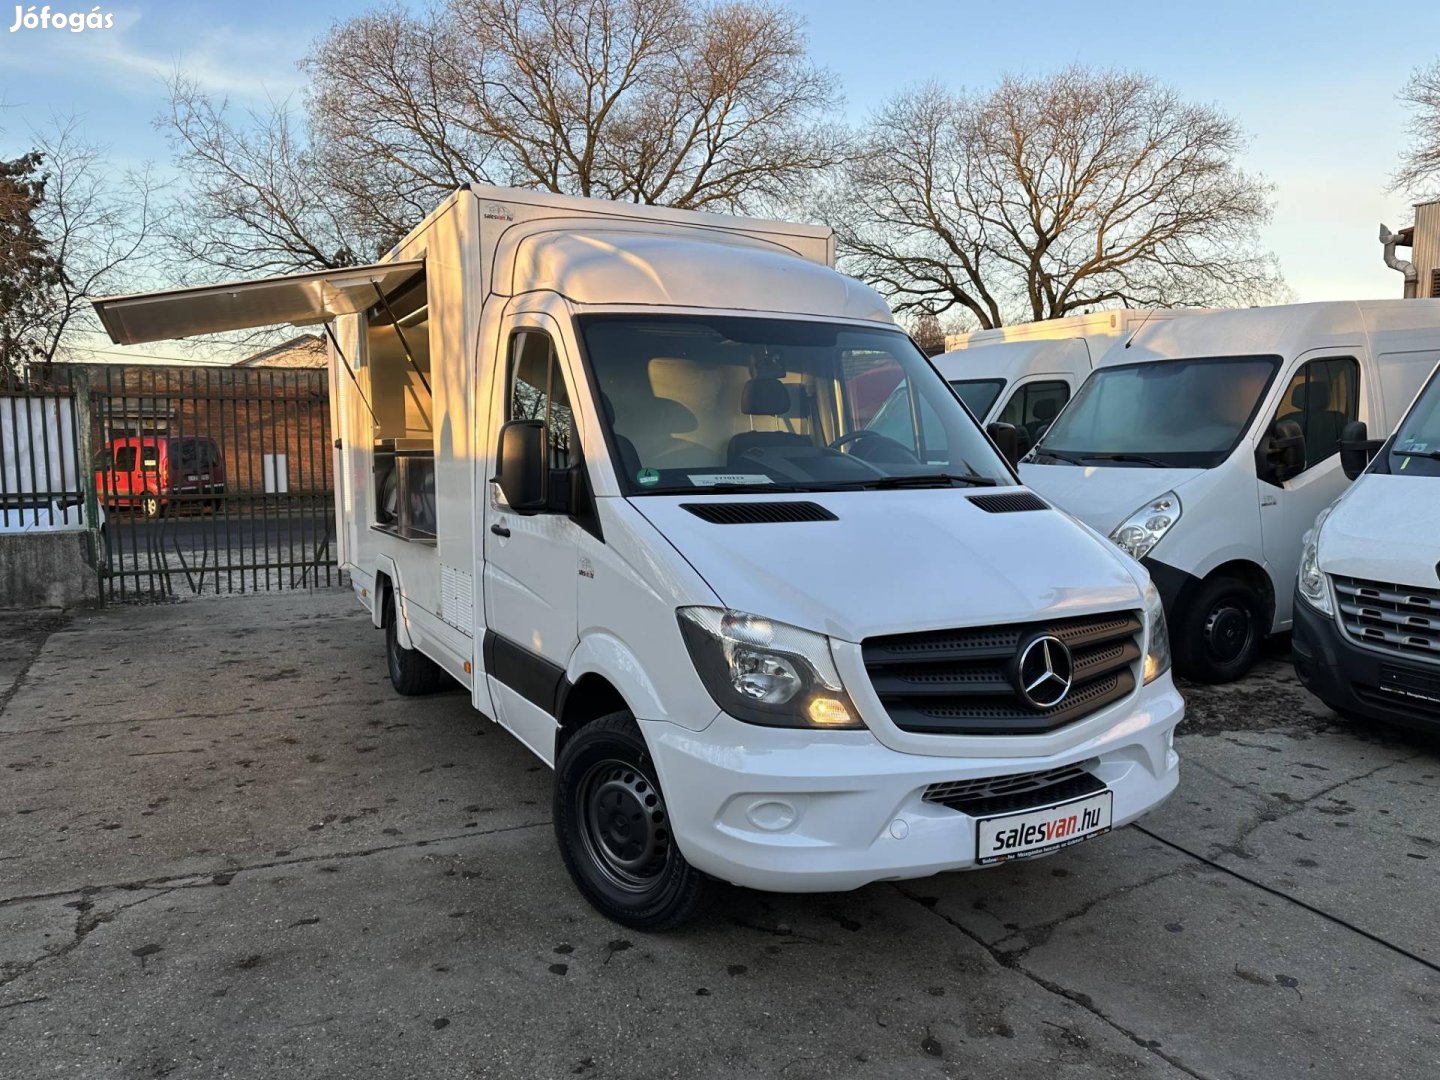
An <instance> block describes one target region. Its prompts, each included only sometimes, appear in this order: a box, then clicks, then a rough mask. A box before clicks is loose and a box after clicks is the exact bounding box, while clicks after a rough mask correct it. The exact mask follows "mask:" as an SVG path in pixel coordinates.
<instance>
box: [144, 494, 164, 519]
mask: <svg viewBox="0 0 1440 1080" xmlns="http://www.w3.org/2000/svg"><path fill="white" fill-rule="evenodd" d="M140 512H141V513H142V514H144V515H145V516H146V517H147V518H149V519H150V520H151V521H154V520H155V519H156V518H158V517H159V516H160V496H158V495H146V496H145V497H144V498H143V499H141V500H140Z"/></svg>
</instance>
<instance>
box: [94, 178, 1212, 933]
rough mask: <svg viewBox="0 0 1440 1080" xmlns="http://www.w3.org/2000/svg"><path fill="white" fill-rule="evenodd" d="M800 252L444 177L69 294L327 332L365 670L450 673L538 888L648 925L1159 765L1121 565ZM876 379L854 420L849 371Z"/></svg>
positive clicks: (1034, 832)
mask: <svg viewBox="0 0 1440 1080" xmlns="http://www.w3.org/2000/svg"><path fill="white" fill-rule="evenodd" d="M833 255H834V249H833V241H832V239H831V234H830V232H829V230H827V229H822V228H815V227H809V226H799V225H787V224H780V223H772V222H760V221H748V220H741V219H734V218H723V217H717V216H712V215H707V214H698V213H691V212H683V211H675V210H668V209H660V208H654V207H643V206H632V205H628V204H623V203H606V202H597V201H590V200H583V199H574V198H567V197H562V196H553V195H548V194H542V193H534V192H519V191H507V190H501V189H494V188H467V189H462V190H461V191H459V192H457V193H456V194H455V195H453V196H452V197H451V198H449V199H447V200H446V201H445V203H444V204H443V205H442V206H440V208H439V209H437V210H436V211H435V212H434V213H433V214H431V215H430V216H429V217H428V218H427V219H426V220H425V221H424V222H423V223H422V224H421V225H419V226H418V227H417V228H416V229H415V230H414V231H413V232H412V233H411V234H410V235H409V236H408V237H407V238H406V239H405V240H404V241H402V242H401V243H400V244H399V246H398V247H396V248H395V250H394V251H393V252H391V254H390V255H389V257H388V258H387V259H386V260H385V261H383V262H381V263H378V264H375V265H373V266H366V267H357V268H353V269H350V270H345V271H334V272H323V273H311V274H299V275H294V276H291V277H287V278H279V279H271V280H268V281H258V282H250V283H236V284H230V285H223V286H216V287H210V288H201V289H185V290H178V291H175V292H169V293H158V294H150V295H145V296H134V297H119V298H113V299H109V300H104V301H101V302H99V303H98V304H97V307H98V310H99V312H100V314H101V317H102V319H103V320H104V322H105V325H106V326H107V328H108V329H109V331H110V333H111V335H112V337H114V339H115V340H116V341H119V342H124V343H130V342H141V341H147V340H151V339H153V338H159V337H171V336H177V335H187V334H193V333H200V332H204V331H213V330H220V329H232V328H236V327H239V326H246V325H260V324H265V323H282V322H288V323H296V324H323V325H325V326H326V327H327V328H329V329H330V331H331V332H332V333H333V342H332V349H333V363H332V402H333V413H334V434H335V437H336V445H337V449H336V455H337V474H338V477H339V483H338V491H337V495H336V498H337V510H338V522H339V531H340V537H339V541H340V551H341V555H340V558H341V560H342V563H343V565H344V568H345V569H346V570H347V571H348V572H349V573H350V575H351V577H352V580H353V582H354V587H355V591H356V593H357V595H358V596H359V598H360V600H361V602H362V603H363V604H364V605H366V607H368V609H369V611H370V613H371V617H372V618H373V620H374V623H375V625H376V626H377V627H383V629H384V633H385V642H386V649H385V652H386V657H387V660H388V664H389V672H390V677H391V679H392V680H393V682H394V685H395V687H396V689H397V690H399V691H400V692H401V693H407V694H408V693H418V692H425V691H429V690H433V689H436V688H437V687H439V686H441V685H442V684H447V683H448V682H449V680H454V681H455V682H458V683H459V684H460V685H462V686H463V687H465V689H466V691H467V692H468V693H469V694H470V696H471V699H472V701H473V702H474V705H475V707H476V708H477V709H478V710H480V711H481V712H482V713H484V714H485V715H486V716H488V717H491V718H493V719H494V720H495V721H496V722H498V723H499V724H501V725H502V726H504V727H505V728H507V729H508V730H509V731H511V732H512V733H513V734H514V735H515V736H516V737H517V738H518V739H520V740H521V741H522V742H523V743H524V744H525V745H526V746H528V747H529V748H530V749H531V750H532V751H533V752H534V753H535V754H536V755H537V756H538V757H539V758H540V759H541V760H543V761H544V762H546V763H547V764H549V765H551V766H553V767H554V769H555V785H554V825H555V835H556V839H557V841H558V845H559V847H560V850H561V853H562V855H563V857H564V860H565V862H566V865H567V867H568V869H569V871H570V873H571V876H572V878H573V879H574V881H575V883H576V885H577V886H578V888H579V889H580V891H581V892H582V893H583V894H584V895H585V896H586V898H587V899H589V901H590V902H591V903H592V904H594V905H595V906H596V907H597V908H598V909H599V910H601V911H602V912H604V913H605V914H607V915H609V916H610V917H612V918H614V919H616V920H617V921H620V922H622V923H625V924H627V925H630V926H635V927H649V928H659V927H664V926H670V925H675V924H677V923H678V922H680V921H682V920H683V919H685V918H687V917H688V916H689V915H690V914H691V913H693V912H694V911H695V910H696V908H697V906H698V905H699V903H700V902H701V899H702V898H703V896H704V894H705V892H706V891H707V888H708V884H709V882H710V879H711V877H712V876H713V877H717V878H722V879H725V880H728V881H731V882H735V883H738V884H741V885H744V886H750V887H755V888H760V889H771V890H781V891H808V890H836V889H853V888H856V887H859V886H861V885H864V884H866V883H867V882H872V881H878V880H892V879H899V878H908V877H916V876H921V875H927V874H933V873H936V872H939V871H944V870H956V869H965V868H969V867H974V866H977V865H984V864H989V863H995V862H1000V861H1005V860H1009V859H1013V858H1017V857H1024V856H1028V855H1034V854H1040V853H1044V852H1048V851H1054V850H1057V849H1059V848H1061V847H1064V846H1066V845H1069V844H1072V843H1075V842H1077V841H1079V840H1083V839H1085V838H1087V837H1092V836H1097V835H1100V834H1102V833H1104V832H1107V831H1109V830H1110V829H1112V828H1115V827H1118V826H1120V825H1123V824H1124V823H1126V822H1128V821H1131V820H1133V819H1134V818H1136V817H1138V816H1139V815H1140V814H1142V813H1144V812H1145V811H1147V810H1149V809H1150V808H1152V807H1154V806H1155V805H1156V804H1157V803H1159V802H1160V801H1161V800H1163V799H1164V798H1166V797H1167V796H1168V795H1169V794H1170V792H1171V791H1173V790H1174V788H1175V785H1176V782H1177V778H1178V759H1177V756H1176V753H1175V750H1174V747H1173V733H1174V729H1175V725H1176V723H1177V722H1179V720H1180V719H1181V715H1182V712H1183V705H1182V702H1181V699H1180V697H1179V695H1178V694H1177V693H1176V691H1175V688H1174V685H1173V683H1172V681H1171V678H1170V675H1169V673H1168V669H1169V653H1168V646H1167V639H1166V634H1165V623H1164V618H1163V615H1162V612H1161V606H1160V601H1159V597H1158V595H1157V594H1156V593H1155V591H1154V590H1153V589H1152V588H1151V586H1150V583H1149V581H1148V580H1147V578H1146V576H1145V573H1144V571H1143V569H1141V567H1140V566H1139V565H1138V564H1136V563H1135V562H1133V561H1132V560H1130V559H1128V558H1126V557H1124V556H1123V555H1122V554H1121V553H1120V552H1119V551H1117V550H1116V549H1115V548H1114V547H1113V546H1111V545H1109V544H1107V543H1105V542H1103V541H1102V540H1100V539H1098V538H1096V537H1094V536H1093V535H1091V534H1090V533H1089V532H1088V531H1087V530H1085V529H1083V528H1081V527H1080V526H1078V525H1077V524H1076V523H1075V522H1074V521H1073V520H1071V519H1070V518H1069V517H1068V516H1067V515H1065V514H1061V513H1056V512H1055V511H1054V510H1053V509H1051V508H1050V507H1048V506H1047V505H1046V504H1045V503H1044V502H1043V501H1042V500H1040V499H1038V498H1036V497H1035V496H1034V495H1033V494H1032V493H1030V492H1027V491H1025V490H1024V489H1023V488H1022V487H1021V486H1020V484H1019V482H1018V480H1017V479H1016V477H1015V474H1014V472H1013V471H1012V469H1011V467H1010V465H1009V464H1008V463H1007V462H1006V460H1005V459H1004V457H1003V456H1002V454H1001V453H1000V452H999V451H998V450H997V448H996V446H995V445H993V444H992V442H991V441H990V440H988V439H987V438H986V436H985V433H984V432H983V431H982V430H981V429H980V428H979V427H978V426H977V425H976V423H975V422H974V421H973V420H972V419H971V417H970V416H969V414H968V413H967V412H966V411H965V410H964V409H963V408H962V407H961V406H960V403H959V401H958V400H957V399H956V397H955V396H954V394H953V393H952V391H951V390H950V388H949V387H948V386H947V385H946V384H945V382H944V381H943V380H942V379H941V378H940V376H939V375H938V374H937V373H936V372H935V369H934V368H933V367H932V366H931V365H930V364H929V363H928V361H927V360H926V358H925V357H924V356H923V354H921V353H920V351H919V350H918V349H917V348H916V347H915V345H914V344H913V343H912V342H911V341H910V339H909V338H908V337H906V336H905V334H903V333H902V332H900V331H899V330H898V329H897V328H896V327H895V325H894V323H893V321H892V319H891V317H890V314H889V311H888V310H887V309H886V306H885V304H884V302H883V301H882V300H881V298H880V297H879V296H878V295H877V294H876V293H874V292H873V291H872V290H870V289H869V288H867V287H865V286H863V285H861V284H859V283H858V282H856V281H853V280H850V279H848V278H845V277H843V276H841V275H840V274H838V273H836V272H835V271H834V270H833V269H832V268H831V263H832V261H833ZM875 372H880V373H882V374H883V375H884V376H885V378H884V379H880V378H874V377H872V375H873V373H875ZM892 378H893V380H894V382H893V385H899V384H902V383H903V385H904V387H905V391H904V393H905V395H906V400H907V402H908V404H909V416H910V421H909V423H908V425H906V426H905V427H904V428H903V430H896V431H891V432H889V433H881V432H877V431H874V430H872V429H870V428H868V427H866V426H865V425H864V424H863V423H862V422H860V420H859V419H858V418H859V416H860V415H861V414H862V412H865V411H869V412H873V408H869V409H868V410H867V409H862V408H861V406H860V403H859V400H858V399H859V398H860V397H862V396H863V395H862V394H861V393H860V392H859V389H858V388H859V387H861V386H868V387H871V388H872V389H873V387H874V386H877V385H882V384H883V383H884V382H886V381H888V380H890V379H892ZM887 392H888V391H887Z"/></svg>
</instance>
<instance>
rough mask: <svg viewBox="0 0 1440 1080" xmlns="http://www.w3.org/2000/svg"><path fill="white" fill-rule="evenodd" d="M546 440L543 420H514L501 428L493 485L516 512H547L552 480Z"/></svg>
mask: <svg viewBox="0 0 1440 1080" xmlns="http://www.w3.org/2000/svg"><path fill="white" fill-rule="evenodd" d="M545 441H546V440H545V423H544V421H542V420H512V421H510V422H509V423H508V424H506V425H505V426H504V427H502V428H501V429H500V453H499V455H498V456H497V458H496V461H495V477H494V482H495V483H497V484H499V485H500V490H501V492H503V493H504V495H505V501H506V502H507V503H509V504H510V509H511V510H514V511H515V512H516V513H520V514H526V513H530V514H533V513H535V512H537V511H540V510H544V509H545V504H546V496H547V495H548V494H549V492H548V490H547V489H548V488H549V480H550V472H549V469H548V468H547V465H548V462H547V460H546V456H545V449H546V448H545Z"/></svg>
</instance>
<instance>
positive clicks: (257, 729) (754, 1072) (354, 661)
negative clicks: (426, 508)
mask: <svg viewBox="0 0 1440 1080" xmlns="http://www.w3.org/2000/svg"><path fill="white" fill-rule="evenodd" d="M381 660H382V655H381V640H380V637H379V635H378V634H377V633H376V632H375V631H374V630H372V629H371V628H370V626H369V623H368V620H367V619H366V617H365V616H364V615H363V613H362V612H361V611H360V610H359V609H358V608H357V607H356V606H355V604H354V601H353V599H352V598H351V597H350V595H349V594H348V592H338V591H337V592H329V593H322V594H309V595H304V594H285V595H272V596H266V597H258V598H235V599H221V600H205V599H201V600H193V601H187V602H184V603H179V604H174V605H166V606H151V607H132V608H112V609H107V610H105V611H102V612H96V613H84V614H78V615H75V616H73V617H70V618H60V617H56V616H34V617H27V616H18V617H17V616H7V622H6V626H5V629H4V631H3V632H0V766H3V768H0V1077H47V1076H74V1077H87V1078H88V1077H160V1076H168V1075H174V1076H177V1077H214V1076H221V1075H225V1076H241V1077H267V1078H269V1077H347V1078H348V1077H360V1076H403V1077H426V1078H427V1080H428V1078H447V1077H568V1076H579V1077H590V1078H597V1077H614V1078H617V1080H632V1078H645V1077H672V1076H678V1077H685V1078H687V1080H695V1078H702V1077H783V1078H801V1077H876V1078H881V1077H883V1078H890V1077H900V1076H904V1077H926V1076H934V1077H946V1076H948V1077H975V1078H979V1077H1006V1078H1017V1080H1023V1078H1037V1080H1039V1078H1045V1080H1051V1078H1067V1077H1111V1076H1121V1077H1157V1078H1158V1077H1164V1078H1180V1077H1205V1078H1215V1080H1220V1078H1242V1077H1243V1078H1249V1077H1254V1078H1266V1080H1270V1078H1293V1077H1306V1078H1315V1080H1326V1078H1337V1080H1338V1078H1344V1080H1351V1078H1355V1077H1372V1076H1373V1077H1381V1076H1383V1077H1387V1078H1388V1077H1396V1078H1399V1077H1417V1078H1420V1077H1434V1076H1436V1075H1440V967H1437V965H1440V934H1437V931H1436V929H1435V926H1436V922H1437V919H1436V916H1437V908H1440V901H1437V897H1440V814H1437V812H1436V810H1435V803H1434V792H1435V791H1436V788H1437V779H1440V743H1437V742H1435V741H1427V740H1424V739H1420V738H1413V737H1403V736H1399V735H1394V734H1390V733H1386V732H1380V731H1372V730H1366V729H1363V728H1359V727H1356V726H1353V725H1348V724H1344V723H1341V722H1340V721H1338V720H1337V719H1336V718H1335V717H1333V716H1331V715H1330V714H1328V713H1327V712H1326V711H1325V710H1324V709H1323V707H1321V706H1320V705H1319V704H1318V703H1317V702H1316V701H1315V700H1314V699H1312V698H1310V697H1308V696H1307V695H1306V694H1305V693H1304V692H1303V691H1302V690H1300V689H1299V688H1298V687H1297V685H1296V684H1295V683H1294V681H1293V679H1292V678H1291V677H1290V675H1289V673H1288V669H1287V667H1286V665H1285V664H1284V663H1283V662H1282V661H1281V660H1279V659H1276V660H1273V661H1270V662H1267V663H1266V664H1265V665H1264V666H1263V668H1262V669H1261V670H1260V671H1259V672H1257V673H1256V675H1255V676H1254V677H1252V678H1251V679H1249V680H1247V681H1246V682H1243V683H1241V684H1238V685H1236V686H1232V687H1228V688H1221V689H1216V688H1198V687H1192V688H1189V691H1188V696H1189V699H1190V703H1191V714H1190V715H1191V718H1192V719H1191V721H1190V722H1189V724H1188V725H1187V729H1186V731H1185V734H1184V735H1183V736H1182V737H1181V739H1180V740H1179V743H1180V749H1181V753H1182V755H1183V757H1184V761H1185V764H1184V770H1185V772H1184V779H1183V781H1182V784H1181V788H1180V791H1179V793H1178V794H1177V796H1176V797H1175V798H1174V799H1172V800H1171V801H1170V803H1169V804H1167V805H1166V806H1165V807H1164V808H1163V809H1162V810H1160V811H1159V812H1157V813H1156V814H1154V815H1152V816H1151V817H1149V818H1148V819H1146V820H1145V821H1143V822H1142V823H1141V824H1140V825H1139V826H1136V827H1132V828H1127V829H1124V830H1122V831H1120V832H1119V833H1117V834H1115V835H1113V836H1110V837H1106V838H1104V839H1102V840H1099V841H1096V842H1093V843H1089V844H1082V845H1079V846H1078V847H1076V848H1073V849H1070V850H1068V851H1065V852H1062V853H1060V854H1058V855H1055V856H1052V857H1050V858H1046V859H1040V860H1035V861H1031V862H1027V863H1020V864H1016V865H1014V866H1011V867H1006V868H1001V869H998V870H994V871H987V872H983V873H972V874H956V875H950V876H946V877H941V878H932V879H928V880H920V881H914V882H907V883H904V884H901V885H899V886H896V885H876V886H872V887H870V888H866V889H862V890H860V891H858V892H855V893H850V894H843V895H828V896H802V897H785V896H774V895H765V894H759V893H751V892H744V891H741V890H737V889H729V890H726V891H725V892H724V893H723V894H722V896H721V899H720V902H719V904H718V905H717V907H716V909H715V910H714V911H713V912H712V913H711V914H710V915H709V916H707V917H706V918H705V919H704V920H703V921H701V922H699V923H698V924H697V925H694V926H693V927H690V928H687V929H685V930H683V931H680V932H676V933H671V934H668V935H664V936H649V935H644V934H637V933H633V932H630V931H625V930H622V929H621V928H619V927H617V926H615V925H613V924H611V923H609V922H606V921H605V920H603V919H602V918H600V917H599V916H597V915H596V914H594V913H593V912H592V911H591V910H590V909H589V908H588V907H587V906H586V905H585V904H584V903H583V902H582V901H581V900H580V898H579V896H578V895H577V894H576V892H575V890H574V889H573V888H572V887H571V885H570V882H569V880H568V878H567V877H566V876H565V873H564V870H563V869H562V867H561V864H560V860H559V857H558V855H557V853H556V850H555V844H554V841H553V838H552V834H551V831H550V824H549V817H550V813H549V795H550V785H549V776H548V773H547V772H546V771H545V770H544V769H543V768H542V767H541V766H540V765H539V764H537V763H536V762H535V761H534V760H533V759H532V758H530V757H529V756H528V754H527V753H526V752H525V751H524V750H523V749H521V747H520V746H519V745H518V744H517V743H515V742H514V741H513V740H511V739H510V738H509V737H508V736H507V735H505V734H504V733H503V732H502V731H500V730H499V729H497V728H496V727H494V726H493V725H491V724H490V723H489V722H488V721H486V720H484V719H483V718H482V717H480V716H479V715H478V714H477V713H475V712H473V711H472V710H471V709H470V707H469V704H468V700H467V698H466V696H465V695H464V694H462V693H450V694H445V695H441V696H439V697H435V698H429V699H410V700H406V699H401V698H399V697H397V696H395V695H394V694H393V693H392V692H391V691H390V689H389V686H388V684H387V682H386V680H385V676H384V673H383V664H382V662H381Z"/></svg>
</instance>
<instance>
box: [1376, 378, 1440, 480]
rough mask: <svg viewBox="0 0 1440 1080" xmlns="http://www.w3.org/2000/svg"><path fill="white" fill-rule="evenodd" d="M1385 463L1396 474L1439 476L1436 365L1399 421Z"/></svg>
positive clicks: (1439, 383)
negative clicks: (1432, 373)
mask: <svg viewBox="0 0 1440 1080" xmlns="http://www.w3.org/2000/svg"><path fill="white" fill-rule="evenodd" d="M1385 464H1386V465H1388V466H1389V471H1390V472H1392V473H1394V474H1395V475H1396V476H1440V368H1437V369H1436V373H1435V374H1434V375H1431V376H1430V381H1429V382H1428V383H1426V384H1425V389H1423V390H1421V391H1420V396H1419V397H1418V398H1416V399H1415V404H1414V405H1412V406H1411V407H1410V411H1409V412H1408V413H1406V414H1405V419H1404V420H1402V421H1401V422H1400V427H1399V428H1398V429H1397V430H1396V432H1395V437H1394V438H1393V439H1391V440H1390V447H1389V449H1388V450H1387V451H1386V454H1385Z"/></svg>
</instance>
